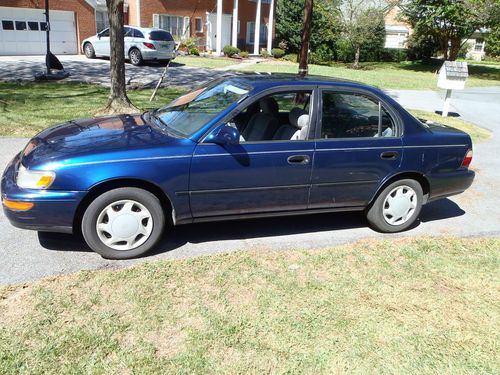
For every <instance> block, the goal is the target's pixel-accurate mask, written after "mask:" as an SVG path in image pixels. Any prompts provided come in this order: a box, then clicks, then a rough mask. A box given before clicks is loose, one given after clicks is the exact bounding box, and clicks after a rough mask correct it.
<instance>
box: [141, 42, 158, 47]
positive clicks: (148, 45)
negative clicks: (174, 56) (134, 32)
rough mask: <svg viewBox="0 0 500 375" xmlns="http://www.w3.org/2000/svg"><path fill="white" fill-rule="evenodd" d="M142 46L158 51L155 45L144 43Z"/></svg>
mask: <svg viewBox="0 0 500 375" xmlns="http://www.w3.org/2000/svg"><path fill="white" fill-rule="evenodd" d="M142 44H144V45H145V46H146V48H149V49H156V48H155V45H154V44H153V43H147V42H142Z"/></svg>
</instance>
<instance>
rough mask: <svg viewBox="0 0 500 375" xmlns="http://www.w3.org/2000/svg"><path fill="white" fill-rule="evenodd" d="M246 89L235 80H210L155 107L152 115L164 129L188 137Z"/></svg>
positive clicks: (247, 88) (237, 99)
mask: <svg viewBox="0 0 500 375" xmlns="http://www.w3.org/2000/svg"><path fill="white" fill-rule="evenodd" d="M250 89H251V88H250V87H248V86H246V85H243V84H242V83H241V82H238V81H237V80H232V79H230V80H223V81H221V80H216V81H212V82H211V83H208V84H207V85H205V86H201V87H200V88H198V89H196V90H194V91H192V92H190V93H188V94H186V95H183V96H181V97H179V98H177V99H176V100H174V101H173V102H171V103H170V104H169V105H167V106H166V107H163V108H159V109H157V110H156V111H154V113H153V116H155V117H156V118H158V119H159V120H160V121H161V123H162V124H163V125H165V126H166V127H167V129H168V130H171V131H173V132H175V133H178V134H180V135H182V136H184V137H190V136H191V135H193V134H194V133H196V132H197V131H198V130H200V129H201V128H202V127H203V126H204V125H205V124H207V123H208V122H209V121H211V120H213V119H214V118H215V117H217V115H219V114H220V113H221V112H222V111H224V110H225V109H226V108H228V107H229V106H231V105H232V104H234V103H236V102H238V101H239V100H241V99H243V98H244V97H245V96H246V94H247V93H248V92H249V91H250Z"/></svg>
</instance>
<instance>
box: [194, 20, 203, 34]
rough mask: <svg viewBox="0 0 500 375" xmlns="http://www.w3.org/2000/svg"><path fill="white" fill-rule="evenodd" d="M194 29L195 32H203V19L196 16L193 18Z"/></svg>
mask: <svg viewBox="0 0 500 375" xmlns="http://www.w3.org/2000/svg"><path fill="white" fill-rule="evenodd" d="M194 30H195V32H197V33H202V32H203V20H202V19H201V17H196V18H195V19H194Z"/></svg>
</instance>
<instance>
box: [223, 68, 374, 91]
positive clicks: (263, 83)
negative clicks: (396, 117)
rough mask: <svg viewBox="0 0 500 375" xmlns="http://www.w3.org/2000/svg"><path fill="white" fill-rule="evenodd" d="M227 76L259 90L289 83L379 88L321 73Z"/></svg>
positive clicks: (234, 73) (255, 73)
mask: <svg viewBox="0 0 500 375" xmlns="http://www.w3.org/2000/svg"><path fill="white" fill-rule="evenodd" d="M224 77H225V78H235V79H237V80H239V81H240V82H242V83H246V84H247V85H250V86H252V87H254V88H256V89H258V90H261V89H266V88H270V87H277V86H288V85H304V84H305V85H313V86H316V85H317V86H347V87H357V88H364V89H368V90H370V91H373V90H377V91H379V90H378V89H377V88H376V87H373V86H370V85H367V84H364V83H361V82H357V81H351V80H348V79H343V78H340V77H326V76H320V75H310V74H308V75H306V76H305V77H299V76H298V75H297V74H293V73H267V72H266V73H260V72H254V73H239V72H232V73H228V74H227V75H225V76H224Z"/></svg>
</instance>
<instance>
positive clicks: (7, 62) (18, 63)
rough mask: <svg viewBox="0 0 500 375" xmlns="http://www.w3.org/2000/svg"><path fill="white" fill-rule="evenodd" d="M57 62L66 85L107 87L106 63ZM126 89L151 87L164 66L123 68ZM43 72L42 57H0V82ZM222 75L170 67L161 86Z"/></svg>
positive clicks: (64, 58) (72, 58) (76, 58)
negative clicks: (69, 83)
mask: <svg viewBox="0 0 500 375" xmlns="http://www.w3.org/2000/svg"><path fill="white" fill-rule="evenodd" d="M58 59H59V60H60V61H61V63H62V64H63V66H64V69H65V70H67V71H68V72H69V73H70V74H71V75H70V76H69V77H68V78H66V79H65V80H64V81H65V82H80V83H94V84H96V83H97V84H101V85H104V86H109V60H106V59H101V58H100V59H87V58H86V57H85V56H83V55H61V56H58ZM125 69H126V70H125V75H126V82H127V85H131V86H140V87H143V86H145V87H154V86H155V85H156V83H157V82H158V80H159V79H160V77H161V75H162V73H163V71H164V70H165V66H163V65H161V64H158V63H154V62H151V63H146V64H145V65H143V66H133V65H132V64H128V63H127V64H125ZM44 71H45V56H0V81H17V80H19V81H32V80H33V79H34V76H35V74H36V73H39V72H44ZM223 74H224V71H217V70H213V69H212V70H210V69H202V68H193V67H189V66H186V65H182V64H179V63H176V62H175V60H174V61H173V62H172V63H171V64H170V66H169V68H168V71H167V77H166V78H165V79H164V86H165V85H168V86H175V87H181V88H193V87H195V86H198V85H199V84H200V83H202V82H206V81H208V80H210V79H213V78H216V77H217V76H219V75H223Z"/></svg>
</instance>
